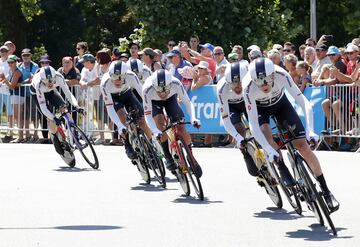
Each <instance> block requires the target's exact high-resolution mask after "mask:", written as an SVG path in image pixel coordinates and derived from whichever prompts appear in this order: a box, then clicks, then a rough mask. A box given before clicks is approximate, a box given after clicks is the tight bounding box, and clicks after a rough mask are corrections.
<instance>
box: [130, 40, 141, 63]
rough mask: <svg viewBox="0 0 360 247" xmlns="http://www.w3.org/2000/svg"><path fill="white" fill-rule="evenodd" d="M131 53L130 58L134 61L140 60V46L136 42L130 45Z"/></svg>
mask: <svg viewBox="0 0 360 247" xmlns="http://www.w3.org/2000/svg"><path fill="white" fill-rule="evenodd" d="M129 51H130V57H131V58H132V59H138V58H139V54H138V53H139V51H140V45H139V43H138V42H136V41H132V42H130V44H129Z"/></svg>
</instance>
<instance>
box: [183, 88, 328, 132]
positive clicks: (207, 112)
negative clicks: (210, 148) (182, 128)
mask: <svg viewBox="0 0 360 247" xmlns="http://www.w3.org/2000/svg"><path fill="white" fill-rule="evenodd" d="M304 95H305V97H306V98H307V99H309V100H310V103H311V104H312V106H313V111H314V130H315V133H317V134H320V133H321V130H323V129H324V128H325V114H324V112H323V110H322V107H321V102H322V101H323V99H324V98H325V97H326V87H307V88H306V89H305V92H304ZM287 96H288V98H289V101H290V102H291V103H292V104H293V105H294V108H295V110H296V112H297V113H298V115H299V116H300V118H301V121H302V122H303V123H305V118H304V115H303V113H302V110H301V108H300V107H299V106H297V105H295V103H294V99H293V98H292V97H290V96H289V95H288V94H287ZM189 98H190V100H191V101H192V102H193V104H194V106H195V113H196V117H197V118H198V119H200V120H201V123H202V126H201V128H200V129H199V130H198V129H195V128H193V127H192V126H190V125H188V126H187V130H188V131H189V133H194V134H196V133H209V134H224V133H226V131H225V129H224V127H223V125H222V122H221V119H220V115H221V114H220V109H219V103H218V101H217V96H216V86H214V85H211V86H203V87H201V88H199V89H198V90H196V91H195V92H192V91H189ZM182 109H183V111H184V113H185V118H186V120H187V121H189V116H188V114H187V112H186V109H185V107H184V106H182Z"/></svg>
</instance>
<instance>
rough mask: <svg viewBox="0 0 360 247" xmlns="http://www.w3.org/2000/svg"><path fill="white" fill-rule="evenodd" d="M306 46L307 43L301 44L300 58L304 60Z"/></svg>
mask: <svg viewBox="0 0 360 247" xmlns="http://www.w3.org/2000/svg"><path fill="white" fill-rule="evenodd" d="M305 48H306V45H305V44H302V45H301V46H299V53H300V58H301V59H302V60H304V56H305Z"/></svg>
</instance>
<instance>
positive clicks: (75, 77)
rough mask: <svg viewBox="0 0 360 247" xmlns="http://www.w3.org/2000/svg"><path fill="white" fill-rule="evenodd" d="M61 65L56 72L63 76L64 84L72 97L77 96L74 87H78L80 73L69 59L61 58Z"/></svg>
mask: <svg viewBox="0 0 360 247" xmlns="http://www.w3.org/2000/svg"><path fill="white" fill-rule="evenodd" d="M61 65H62V67H60V68H59V69H58V72H59V73H60V74H62V75H63V76H64V79H65V82H66V84H67V85H68V86H69V89H70V91H71V93H72V94H73V95H75V96H76V95H78V92H76V87H75V86H76V85H79V82H80V78H81V75H80V71H79V69H78V68H76V67H75V66H74V62H73V59H72V58H71V57H63V58H62V60H61Z"/></svg>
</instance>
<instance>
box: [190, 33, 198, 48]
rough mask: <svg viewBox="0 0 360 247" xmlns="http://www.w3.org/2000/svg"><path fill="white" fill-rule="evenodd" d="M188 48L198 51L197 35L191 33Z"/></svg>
mask: <svg viewBox="0 0 360 247" xmlns="http://www.w3.org/2000/svg"><path fill="white" fill-rule="evenodd" d="M189 44H190V49H191V50H193V51H199V45H200V39H199V36H197V35H195V34H193V35H191V36H190V41H189Z"/></svg>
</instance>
